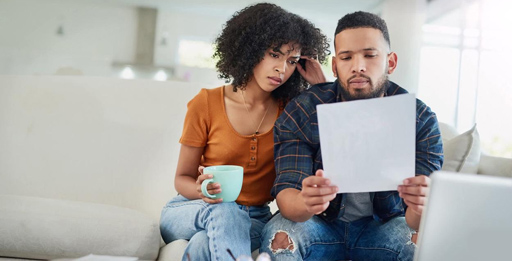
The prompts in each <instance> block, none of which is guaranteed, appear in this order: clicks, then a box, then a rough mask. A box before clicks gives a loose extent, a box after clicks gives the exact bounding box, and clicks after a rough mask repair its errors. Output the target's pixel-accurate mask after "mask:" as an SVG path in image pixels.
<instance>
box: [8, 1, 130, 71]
mask: <svg viewBox="0 0 512 261" xmlns="http://www.w3.org/2000/svg"><path fill="white" fill-rule="evenodd" d="M98 3H99V2H98V1H76V0H67V1H58V0H45V1H39V0H3V1H0V74H53V73H55V72H56V71H57V70H58V69H59V68H61V67H64V66H71V67H74V68H77V69H79V70H81V71H82V72H83V73H84V74H89V75H104V76H110V74H111V65H112V62H113V61H117V62H132V61H133V59H134V50H135V39H136V38H135V37H136V25H137V13H136V10H135V8H133V7H126V6H115V5H108V4H101V5H99V4H98ZM60 25H62V27H63V35H58V34H57V29H58V27H59V26H60Z"/></svg>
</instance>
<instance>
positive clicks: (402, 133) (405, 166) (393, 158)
mask: <svg viewBox="0 0 512 261" xmlns="http://www.w3.org/2000/svg"><path fill="white" fill-rule="evenodd" d="M317 113H318V129H319V133H320V148H321V153H322V161H323V167H324V176H325V177H327V178H329V179H330V180H331V182H332V183H333V184H334V185H337V186H338V188H339V191H338V193H347V192H348V193H354V192H370V191H386V190H396V189H397V187H398V185H400V184H402V183H403V180H404V179H405V178H408V177H413V176H414V175H415V146H416V98H415V97H414V95H413V94H400V95H396V96H390V97H384V98H375V99H366V100H357V101H350V102H339V103H331V104H322V105H317Z"/></svg>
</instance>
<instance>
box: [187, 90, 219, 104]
mask: <svg viewBox="0 0 512 261" xmlns="http://www.w3.org/2000/svg"><path fill="white" fill-rule="evenodd" d="M223 88H224V87H223V86H221V87H216V88H202V89H201V90H200V91H199V93H198V94H196V96H194V98H192V100H190V101H189V105H190V104H194V103H201V104H202V103H205V102H208V101H209V100H211V99H212V98H213V99H215V97H221V96H222V91H223Z"/></svg>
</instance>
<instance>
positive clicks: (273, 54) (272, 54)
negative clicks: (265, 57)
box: [269, 53, 279, 58]
mask: <svg viewBox="0 0 512 261" xmlns="http://www.w3.org/2000/svg"><path fill="white" fill-rule="evenodd" d="M269 54H270V57H272V58H278V57H279V55H277V54H275V53H269Z"/></svg>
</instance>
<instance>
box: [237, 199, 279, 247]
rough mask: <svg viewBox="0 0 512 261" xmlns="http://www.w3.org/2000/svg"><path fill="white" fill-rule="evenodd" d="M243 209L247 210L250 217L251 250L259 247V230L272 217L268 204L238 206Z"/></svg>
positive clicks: (261, 229)
mask: <svg viewBox="0 0 512 261" xmlns="http://www.w3.org/2000/svg"><path fill="white" fill-rule="evenodd" d="M240 207H241V208H242V209H244V210H245V211H248V212H249V217H250V218H251V232H250V235H251V251H254V250H256V249H258V248H260V245H261V232H262V231H263V227H265V224H267V222H268V221H269V220H270V218H271V217H272V213H271V212H270V208H269V207H268V206H250V207H248V206H240Z"/></svg>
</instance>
